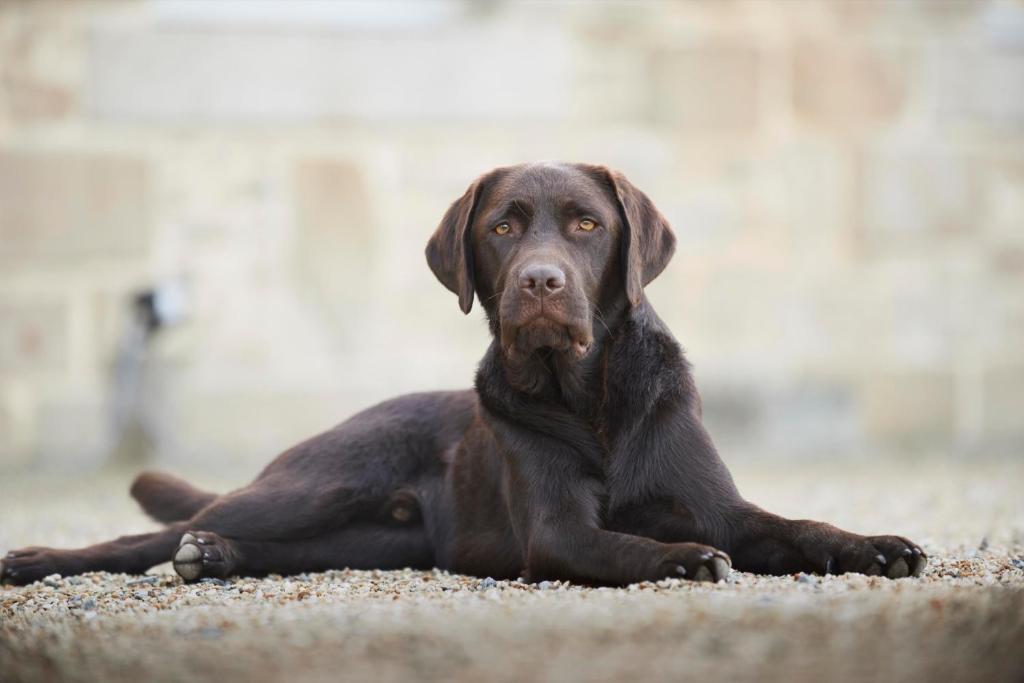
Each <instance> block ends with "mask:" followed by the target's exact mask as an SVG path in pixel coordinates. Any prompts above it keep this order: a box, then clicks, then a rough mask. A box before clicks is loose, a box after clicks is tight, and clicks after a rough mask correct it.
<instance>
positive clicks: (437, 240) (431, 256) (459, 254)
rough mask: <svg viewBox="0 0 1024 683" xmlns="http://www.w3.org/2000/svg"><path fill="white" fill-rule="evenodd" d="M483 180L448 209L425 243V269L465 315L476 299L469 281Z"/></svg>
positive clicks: (474, 287)
mask: <svg viewBox="0 0 1024 683" xmlns="http://www.w3.org/2000/svg"><path fill="white" fill-rule="evenodd" d="M483 180H484V178H483V177H480V178H478V179H477V180H476V181H474V182H473V184H472V185H470V186H469V189H468V190H466V193H465V194H464V195H462V196H461V197H459V198H458V199H456V200H455V202H454V203H453V204H452V205H451V206H450V207H448V211H446V212H445V214H444V218H442V219H441V224H440V225H438V226H437V230H435V231H434V234H433V236H432V237H431V238H430V241H429V242H427V265H429V266H430V270H432V271H433V272H434V275H435V276H436V277H437V279H438V280H440V281H441V284H443V285H444V286H445V287H447V288H448V289H450V290H451V291H453V292H455V293H456V294H458V295H459V308H461V309H462V312H463V313H469V311H470V310H471V309H472V308H473V297H474V296H475V295H476V282H475V281H474V278H473V243H472V230H470V228H471V226H472V225H473V213H474V212H475V211H476V205H477V201H478V200H479V198H480V190H481V187H482V185H483Z"/></svg>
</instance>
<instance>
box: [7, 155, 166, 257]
mask: <svg viewBox="0 0 1024 683" xmlns="http://www.w3.org/2000/svg"><path fill="white" fill-rule="evenodd" d="M149 239H150V200H149V175H148V167H147V165H146V163H145V162H144V161H142V160H141V159H136V158H131V157H124V156H114V155H107V154H75V153H60V152H43V151H38V152H37V151H32V152H28V151H0V262H5V261H6V262H11V261H14V262H18V263H21V262H23V261H26V260H35V259H55V260H61V261H64V260H67V259H71V258H74V259H89V258H100V259H103V258H132V257H134V258H138V257H141V256H144V255H145V253H146V250H147V248H148V245H149Z"/></svg>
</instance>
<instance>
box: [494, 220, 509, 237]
mask: <svg viewBox="0 0 1024 683" xmlns="http://www.w3.org/2000/svg"><path fill="white" fill-rule="evenodd" d="M511 229H512V226H511V225H509V224H508V223H498V224H497V225H495V226H494V232H496V233H498V234H499V235H507V234H508V231H509V230H511Z"/></svg>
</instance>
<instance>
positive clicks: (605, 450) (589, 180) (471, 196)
mask: <svg viewBox="0 0 1024 683" xmlns="http://www.w3.org/2000/svg"><path fill="white" fill-rule="evenodd" d="M674 247H675V237H674V235H673V233H672V230H671V228H670V227H669V225H668V223H667V222H666V220H665V218H664V217H663V216H662V215H661V213H660V212H659V211H658V210H657V209H656V208H655V206H654V204H653V203H652V202H651V200H650V199H649V198H648V197H647V196H646V195H645V194H644V193H643V192H641V191H640V190H638V189H637V188H636V187H634V186H633V185H632V184H630V182H629V181H628V180H626V179H625V178H624V177H623V176H622V175H621V174H619V173H616V172H614V171H611V170H609V169H607V168H604V167H601V166H590V165H586V164H554V163H543V164H529V165H522V166H513V167H508V168H499V169H496V170H494V171H491V172H490V173H487V174H485V175H483V176H481V177H480V178H478V179H477V180H476V181H475V182H473V184H472V185H470V187H469V189H468V190H466V193H465V194H464V195H463V196H462V197H460V198H459V199H457V200H456V201H455V203H454V204H452V206H451V208H449V209H448V212H447V213H446V214H445V215H444V217H443V218H442V220H441V224H440V225H439V226H438V228H437V230H436V231H435V232H434V234H433V236H432V237H431V238H430V241H429V242H428V244H427V263H428V264H429V266H430V268H431V270H432V271H433V272H434V274H435V275H436V276H437V278H438V279H439V280H440V281H441V283H442V284H444V286H445V287H447V288H448V289H450V290H451V291H452V292H454V293H455V294H456V295H458V303H459V307H460V308H461V309H462V311H463V312H464V313H469V312H470V310H471V309H472V307H473V305H474V303H475V302H479V305H480V306H481V307H482V308H483V309H484V312H485V313H486V315H487V321H488V324H489V326H490V331H491V335H492V340H491V343H490V346H489V347H488V348H487V349H486V350H485V351H484V355H483V360H482V361H481V363H480V366H479V370H478V372H477V375H476V382H475V388H474V389H467V390H465V391H456V392H437V393H427V394H413V395H408V396H402V397H399V398H396V399H393V400H391V401H387V402H385V403H382V404H380V405H377V406H374V407H372V408H370V409H368V410H366V411H364V412H362V413H359V414H358V415H355V416H354V417H352V418H350V419H348V420H347V421H345V422H343V423H341V424H340V425H338V426H337V427H334V428H333V429H331V430H329V431H327V432H325V433H323V434H320V435H319V436H316V437H313V438H312V439H310V440H308V441H305V442H303V443H300V444H298V445H297V446H294V447H293V448H291V449H289V450H287V451H285V452H284V453H282V454H281V455H280V456H279V457H278V458H277V459H276V460H274V461H273V462H272V463H270V465H269V466H267V468H266V469H265V470H263V472H262V473H260V475H259V476H258V477H257V478H256V480H255V481H253V482H252V483H251V484H249V485H248V486H246V487H244V488H241V489H239V490H237V491H233V492H231V493H227V494H224V495H215V494H212V493H206V492H203V491H199V490H197V489H195V488H193V487H192V486H190V485H189V484H187V483H185V482H183V481H181V480H178V479H176V478H173V477H171V476H169V475H164V474H154V473H146V474H142V475H140V476H139V477H138V479H137V480H136V481H135V483H134V485H133V486H132V490H131V493H132V495H133V496H134V497H135V498H136V500H138V501H139V503H140V504H141V505H142V507H143V509H145V510H146V512H147V513H149V514H150V515H151V516H152V517H154V518H155V519H157V520H159V521H160V522H163V523H164V525H165V526H164V527H163V529H162V530H161V531H157V532H154V533H149V534H142V535H138V536H125V537H121V538H118V539H116V540H113V541H109V542H107V543H101V544H99V545H94V546H90V547H87V548H81V549H76V550H57V549H52V548H41V547H34V548H26V549H23V550H15V551H12V552H10V553H8V554H7V555H6V556H4V558H3V564H2V567H0V577H2V579H3V580H4V581H5V582H9V583H18V584H21V583H27V582H31V581H35V580H37V579H40V578H42V577H44V576H46V575H48V574H53V573H60V574H64V575H67V574H75V573H80V572H85V571H93V570H106V571H114V572H142V571H145V570H146V569H148V568H150V567H151V566H153V565H156V564H159V563H161V562H165V561H166V560H168V559H172V560H173V563H174V567H175V569H176V571H177V572H178V573H179V574H180V575H181V576H182V577H183V578H185V579H187V580H190V581H191V580H197V579H200V578H203V577H223V576H228V575H232V574H242V575H246V574H249V575H253V574H266V573H271V572H273V573H279V574H288V573H295V572H305V571H316V570H323V569H330V568H341V567H352V568H379V569H393V568H400V567H414V568H429V567H433V566H437V567H441V568H444V569H449V570H451V571H455V572H464V573H469V574H476V575H480V576H492V577H495V578H515V577H519V576H522V577H525V578H527V579H528V580H531V581H538V580H541V579H567V580H571V581H579V582H587V583H599V584H611V585H623V584H628V583H632V582H636V581H644V580H657V579H661V578H665V577H684V578H687V579H693V580H697V581H717V580H720V579H722V578H723V577H724V576H725V575H726V574H728V572H729V570H730V567H735V568H737V569H740V570H744V571H751V572H758V573H769V574H786V573H792V572H798V571H804V572H817V573H822V574H824V573H843V572H862V573H865V574H879V575H884V576H888V577H890V578H899V577H903V576H908V575H915V576H916V575H918V574H920V573H921V571H922V570H923V569H924V566H925V564H926V562H927V559H926V557H925V555H924V554H923V553H922V552H921V549H920V548H919V547H917V546H916V545H915V544H914V543H912V542H910V541H908V540H907V539H905V538H902V537H899V536H860V535H858V534H853V533H850V532H847V531H843V530H841V529H838V528H836V527H834V526H830V525H828V524H825V523H822V522H813V521H808V520H790V519H784V518H782V517H779V516H777V515H773V514H771V513H769V512H766V511H764V510H762V509H761V508H759V507H757V506H756V505H754V504H752V503H750V502H748V501H747V500H745V499H744V498H743V497H742V496H741V495H740V493H739V492H738V491H737V490H736V486H735V485H734V484H733V480H732V477H731V476H730V475H729V471H728V470H727V469H726V467H725V465H724V464H723V463H722V461H721V460H720V459H719V457H718V453H717V452H716V451H715V448H714V446H713V445H712V443H711V439H710V438H709V436H708V434H707V432H706V431H705V430H704V427H703V426H702V425H701V413H700V399H699V397H698V395H697V390H696V387H695V386H694V382H693V379H692V376H691V374H690V371H689V366H688V364H687V361H686V359H685V358H684V356H683V353H682V350H681V349H680V347H679V344H678V343H677V342H676V340H675V338H674V337H673V336H672V334H671V332H669V330H668V329H667V328H666V326H665V324H664V323H663V322H662V321H661V319H659V318H658V316H657V314H656V313H655V312H654V309H653V308H652V306H651V304H650V302H649V301H648V300H647V299H646V297H645V296H644V287H645V286H646V285H647V284H648V283H649V282H651V280H653V279H654V278H655V277H657V276H658V274H659V273H661V271H662V270H664V268H665V267H666V266H667V265H668V263H669V260H670V259H671V257H672V252H673V250H674ZM453 313H454V310H453ZM437 324H438V325H442V324H448V323H446V322H443V321H437Z"/></svg>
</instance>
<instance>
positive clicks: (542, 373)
mask: <svg viewBox="0 0 1024 683" xmlns="http://www.w3.org/2000/svg"><path fill="white" fill-rule="evenodd" d="M631 313H632V311H631V310H630V308H629V306H628V305H624V303H622V302H614V303H612V304H608V305H606V306H605V307H603V308H601V307H599V308H597V310H596V311H595V314H594V319H593V322H592V339H593V342H592V343H591V346H590V349H589V350H588V352H587V354H586V355H585V356H584V357H583V358H579V359H577V358H573V357H571V356H570V355H569V354H568V353H565V352H560V351H555V350H552V349H549V348H544V349H538V350H536V351H534V352H532V353H529V354H525V355H517V356H512V357H510V356H509V355H508V354H506V353H504V352H503V351H502V349H501V345H500V344H499V343H498V342H497V339H500V332H499V330H498V329H497V325H495V324H494V321H493V319H492V326H491V327H492V332H494V333H495V342H493V343H492V345H491V348H490V349H489V350H488V353H487V356H486V357H485V359H484V363H482V364H481V370H482V371H483V370H484V368H485V367H488V368H490V369H491V371H492V372H493V371H494V370H499V371H500V374H501V376H502V378H503V379H504V380H505V384H507V388H508V389H511V390H512V391H513V392H516V393H520V394H523V395H526V396H530V397H533V398H539V399H541V400H543V401H545V402H547V403H553V404H560V405H562V406H564V407H565V408H567V409H568V410H569V411H570V412H572V413H574V414H576V415H578V416H581V417H593V416H595V415H596V414H597V412H598V410H599V409H600V406H601V404H602V403H603V399H604V386H605V384H606V380H607V378H606V377H605V374H606V371H607V368H606V362H607V352H608V349H609V345H610V344H612V343H613V342H614V340H615V336H616V333H617V332H618V331H619V329H620V328H621V327H622V325H623V324H624V323H625V321H626V320H627V318H628V317H629V315H630V314H631Z"/></svg>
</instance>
